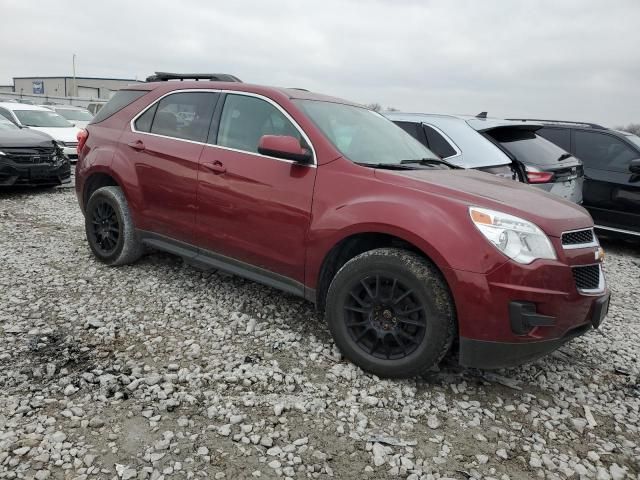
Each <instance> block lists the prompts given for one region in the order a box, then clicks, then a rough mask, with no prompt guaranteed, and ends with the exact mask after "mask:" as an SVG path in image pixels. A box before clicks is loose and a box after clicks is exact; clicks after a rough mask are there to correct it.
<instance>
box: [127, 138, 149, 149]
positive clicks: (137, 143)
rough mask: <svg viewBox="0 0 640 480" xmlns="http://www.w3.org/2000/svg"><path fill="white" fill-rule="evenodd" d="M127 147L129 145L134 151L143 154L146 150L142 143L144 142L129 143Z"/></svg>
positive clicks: (134, 141)
mask: <svg viewBox="0 0 640 480" xmlns="http://www.w3.org/2000/svg"><path fill="white" fill-rule="evenodd" d="M127 145H129V146H130V147H131V148H133V149H134V150H137V151H138V152H141V151H142V150H144V148H145V147H144V143H142V140H133V141H131V142H129V143H127Z"/></svg>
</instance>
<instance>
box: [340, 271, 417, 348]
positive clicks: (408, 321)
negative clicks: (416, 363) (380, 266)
mask: <svg viewBox="0 0 640 480" xmlns="http://www.w3.org/2000/svg"><path fill="white" fill-rule="evenodd" d="M344 310H345V322H346V326H347V329H348V331H349V334H350V335H351V338H352V340H353V342H354V343H355V344H356V345H357V346H358V347H359V348H361V349H362V350H363V351H365V352H366V353H368V354H369V355H373V356H374V357H376V358H380V359H386V360H397V359H401V358H404V357H406V356H408V355H410V354H411V353H413V352H414V351H415V350H416V348H417V347H418V345H420V344H421V343H422V341H423V340H424V336H425V332H426V325H427V318H426V310H425V306H424V305H422V303H421V301H420V299H419V297H418V295H417V292H415V291H414V290H413V289H412V288H411V287H409V286H407V285H405V284H404V283H403V281H402V280H401V279H398V278H396V277H394V276H391V275H388V274H386V275H375V276H372V277H367V278H364V279H361V280H360V281H359V282H357V283H356V284H355V285H353V287H352V288H351V289H350V291H349V296H348V298H347V301H346V302H345V305H344Z"/></svg>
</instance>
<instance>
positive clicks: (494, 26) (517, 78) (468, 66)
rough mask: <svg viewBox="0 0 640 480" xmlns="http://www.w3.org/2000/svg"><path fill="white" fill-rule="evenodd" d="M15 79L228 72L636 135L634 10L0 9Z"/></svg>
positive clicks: (195, 0)
mask: <svg viewBox="0 0 640 480" xmlns="http://www.w3.org/2000/svg"><path fill="white" fill-rule="evenodd" d="M0 18H2V19H3V22H2V34H1V38H2V39H3V40H4V44H5V47H4V48H2V54H1V56H0V59H1V61H0V84H11V83H12V77H14V76H30V75H41V76H53V75H71V59H72V54H73V53H76V54H77V75H78V76H106V77H117V78H139V79H143V78H145V77H146V76H147V75H149V74H150V73H152V72H154V71H156V70H161V71H183V72H184V71H188V72H193V71H198V72H207V73H210V72H225V73H232V74H235V75H237V76H238V77H240V78H241V79H243V80H244V81H245V82H251V83H262V84H270V85H278V86H287V87H304V88H309V89H311V90H314V91H318V92H322V93H326V94H330V95H335V96H340V97H345V98H348V99H351V100H355V101H358V102H362V103H372V102H378V103H380V104H382V105H384V106H391V107H395V108H398V109H401V110H403V111H418V112H431V113H472V114H475V113H478V112H480V111H482V110H487V111H488V112H489V115H491V116H497V117H511V116H528V117H535V118H538V117H540V118H559V119H563V120H582V121H593V122H601V123H604V124H606V125H608V126H614V125H621V124H627V123H630V122H636V123H640V0H615V1H614V0H609V1H605V0H594V1H591V0H562V1H558V0H534V1H529V2H525V1H514V0H437V1H436V0H415V1H414V0H374V1H364V0H363V1H355V0H354V1H338V0H321V1H318V0H316V1H306V0H291V1H281V2H277V1H266V0H232V1H225V2H222V1H210V0H181V1H180V2H176V1H171V2H169V1H160V0H156V1H143V0H136V1H124V0H116V1H109V0H105V1H86V0H83V1H71V0H55V1H51V0H49V1H46V2H44V1H36V0H0Z"/></svg>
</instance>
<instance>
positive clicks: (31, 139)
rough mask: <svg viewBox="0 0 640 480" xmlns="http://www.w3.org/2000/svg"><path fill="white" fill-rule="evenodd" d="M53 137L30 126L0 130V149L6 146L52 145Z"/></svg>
mask: <svg viewBox="0 0 640 480" xmlns="http://www.w3.org/2000/svg"><path fill="white" fill-rule="evenodd" d="M52 141H53V139H52V138H51V137H50V136H49V135H47V134H45V133H42V132H37V131H35V130H32V129H30V128H23V129H15V130H13V129H12V130H0V150H1V149H2V147H6V148H23V147H24V148H30V147H52V146H53V144H52Z"/></svg>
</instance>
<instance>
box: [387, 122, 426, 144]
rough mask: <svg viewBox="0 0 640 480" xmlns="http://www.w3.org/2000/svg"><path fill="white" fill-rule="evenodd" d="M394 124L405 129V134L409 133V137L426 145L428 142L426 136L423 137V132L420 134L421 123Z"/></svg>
mask: <svg viewBox="0 0 640 480" xmlns="http://www.w3.org/2000/svg"><path fill="white" fill-rule="evenodd" d="M394 123H395V124H396V125H398V126H399V127H400V128H401V129H403V130H404V131H405V132H407V133H408V134H409V135H411V136H412V137H413V138H415V139H416V140H418V141H419V142H421V143H425V142H426V141H427V139H426V138H425V137H424V135H421V133H422V132H420V124H419V123H415V122H394Z"/></svg>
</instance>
